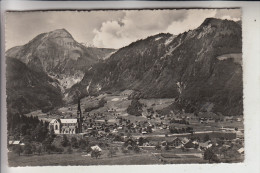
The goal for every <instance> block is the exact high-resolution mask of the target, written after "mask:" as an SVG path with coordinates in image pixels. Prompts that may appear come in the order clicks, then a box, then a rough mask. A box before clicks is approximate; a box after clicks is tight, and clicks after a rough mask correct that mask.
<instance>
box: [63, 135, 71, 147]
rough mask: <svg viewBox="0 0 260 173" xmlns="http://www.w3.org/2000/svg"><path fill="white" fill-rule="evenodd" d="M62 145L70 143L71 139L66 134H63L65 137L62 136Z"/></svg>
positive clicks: (65, 145)
mask: <svg viewBox="0 0 260 173" xmlns="http://www.w3.org/2000/svg"><path fill="white" fill-rule="evenodd" d="M61 145H62V146H63V147H67V146H68V145H69V140H68V138H67V136H66V135H63V138H62V141H61Z"/></svg>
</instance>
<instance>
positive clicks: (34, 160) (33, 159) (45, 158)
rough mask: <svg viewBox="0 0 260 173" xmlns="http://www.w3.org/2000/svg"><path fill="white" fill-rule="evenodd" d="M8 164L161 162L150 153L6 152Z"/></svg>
mask: <svg viewBox="0 0 260 173" xmlns="http://www.w3.org/2000/svg"><path fill="white" fill-rule="evenodd" d="M8 162H9V166H11V167H16V166H58V165H61V166H68V165H86V166H87V165H148V164H162V163H161V162H160V161H159V160H158V159H157V158H156V157H154V156H152V154H150V153H142V154H127V155H118V156H114V157H112V158H110V157H107V156H101V158H98V159H95V158H91V157H90V156H86V154H82V153H73V154H50V155H48V154H45V155H40V156H38V155H33V156H17V155H16V154H14V153H12V152H10V153H8Z"/></svg>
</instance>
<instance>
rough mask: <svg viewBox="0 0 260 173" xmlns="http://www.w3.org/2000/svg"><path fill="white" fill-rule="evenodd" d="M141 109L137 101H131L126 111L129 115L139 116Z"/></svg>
mask: <svg viewBox="0 0 260 173" xmlns="http://www.w3.org/2000/svg"><path fill="white" fill-rule="evenodd" d="M142 107H143V105H142V104H141V103H140V102H139V101H138V100H137V99H133V100H132V101H131V104H130V105H129V106H128V108H127V110H126V111H127V113H128V114H130V115H135V116H141V115H142Z"/></svg>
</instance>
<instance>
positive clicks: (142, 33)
mask: <svg viewBox="0 0 260 173" xmlns="http://www.w3.org/2000/svg"><path fill="white" fill-rule="evenodd" d="M208 17H215V18H219V19H228V20H234V21H237V20H241V10H240V9H189V10H187V9H178V10H177V9H172V10H117V11H116V10H111V11H34V12H7V13H6V25H5V40H6V50H7V49H9V48H12V47H14V46H19V45H24V44H26V43H28V42H29V41H30V40H32V39H33V38H34V37H36V36H37V35H38V34H41V33H45V32H50V31H53V30H56V29H62V28H64V29H66V30H67V31H68V32H70V33H71V35H72V36H73V38H74V39H75V40H76V41H78V42H79V43H88V44H93V45H94V46H95V47H103V48H116V49H118V48H121V47H124V46H127V45H128V44H130V43H131V42H134V41H136V40H139V39H144V38H146V37H148V36H151V35H155V34H159V33H171V34H174V35H177V34H180V33H183V32H185V31H188V30H191V29H195V28H197V27H198V26H199V25H200V24H201V23H202V22H203V21H204V20H205V19H206V18H208Z"/></svg>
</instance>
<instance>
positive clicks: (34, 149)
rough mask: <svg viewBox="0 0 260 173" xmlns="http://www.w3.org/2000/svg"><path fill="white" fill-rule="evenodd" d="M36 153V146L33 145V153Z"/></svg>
mask: <svg viewBox="0 0 260 173" xmlns="http://www.w3.org/2000/svg"><path fill="white" fill-rule="evenodd" d="M35 152H36V146H35V145H34V144H32V153H35Z"/></svg>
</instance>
